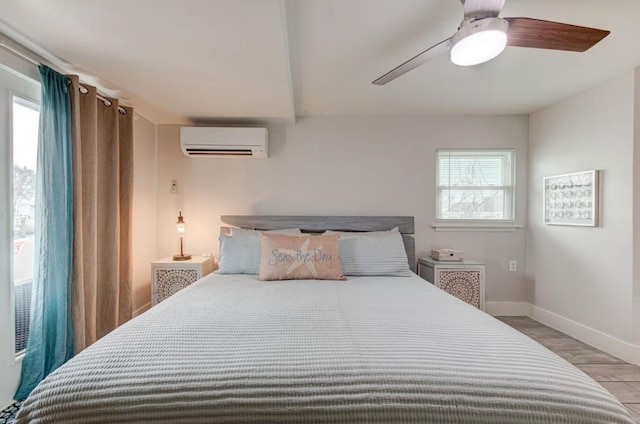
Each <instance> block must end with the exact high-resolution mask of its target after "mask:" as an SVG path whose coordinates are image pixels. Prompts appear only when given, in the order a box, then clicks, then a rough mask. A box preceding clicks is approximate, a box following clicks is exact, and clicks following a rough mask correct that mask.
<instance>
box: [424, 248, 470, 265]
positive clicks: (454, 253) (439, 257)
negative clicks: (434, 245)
mask: <svg viewBox="0 0 640 424" xmlns="http://www.w3.org/2000/svg"><path fill="white" fill-rule="evenodd" d="M431 259H435V260H436V261H441V262H444V261H451V262H456V261H462V260H464V252H461V251H459V250H453V249H434V250H432V251H431Z"/></svg>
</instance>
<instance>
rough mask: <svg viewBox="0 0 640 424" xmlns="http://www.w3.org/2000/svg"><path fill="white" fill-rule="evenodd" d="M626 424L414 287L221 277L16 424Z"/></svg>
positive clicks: (547, 364) (583, 378)
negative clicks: (294, 423)
mask: <svg viewBox="0 0 640 424" xmlns="http://www.w3.org/2000/svg"><path fill="white" fill-rule="evenodd" d="M148 422H154V423H258V422H260V423H293V422H296V423H491V424H497V423H509V424H518V423H580V424H589V423H593V424H595V423H625V424H631V423H632V420H631V418H630V417H629V415H628V413H627V412H626V410H625V409H624V407H623V406H622V405H621V404H620V403H619V402H618V401H617V400H616V399H615V398H614V397H613V396H612V395H611V394H609V392H607V391H606V390H605V389H604V388H603V387H601V386H600V385H599V384H598V383H596V382H595V381H593V380H592V379H591V378H590V377H588V376H587V375H586V374H584V373H583V372H582V371H580V370H578V369H577V368H575V367H574V366H572V365H570V364H569V363H568V362H566V361H565V360H563V359H561V358H560V357H558V356H556V355H555V354H553V353H552V352H550V351H549V350H547V349H546V348H545V347H543V346H541V345H539V344H538V343H536V342H535V341H533V340H531V339H530V338H528V337H526V336H524V335H523V334H521V333H519V332H517V331H516V330H514V329H512V328H510V327H508V326H507V325H505V324H503V323H501V322H499V321H498V320H496V319H494V318H492V317H490V316H489V315H487V314H485V313H484V312H481V311H479V310H477V309H475V308H473V307H472V306H470V305H467V304H465V303H464V302H461V301H459V300H458V299H456V298H454V297H452V296H450V295H448V294H446V293H444V292H443V291H441V290H439V289H438V288H436V287H434V286H433V285H431V284H428V283H426V282H425V281H424V280H422V279H420V278H419V277H417V276H416V275H412V276H411V277H351V278H349V279H348V280H347V281H308V280H299V281H273V282H260V281H257V279H256V277H255V276H248V275H216V274H211V275H209V276H207V277H205V278H203V279H202V280H200V281H198V282H196V283H194V284H193V285H191V286H190V287H188V288H186V289H184V290H182V291H181V292H179V293H177V294H176V295H174V296H172V297H171V298H169V299H167V300H165V301H164V302H162V303H160V304H159V305H157V306H155V307H153V308H152V309H151V310H149V311H147V312H146V313H144V314H142V315H141V316H139V317H137V318H135V319H133V320H132V321H130V322H128V323H127V324H125V325H123V326H121V327H120V328H118V329H117V330H115V331H113V332H112V333H111V334H109V335H107V336H106V337H104V338H103V339H101V340H99V341H98V342H97V343H95V344H94V345H92V346H91V347H89V348H88V349H86V350H85V351H83V352H82V353H80V354H79V355H78V356H76V357H75V358H73V359H72V360H71V361H69V362H68V363H67V364H65V365H64V366H62V367H60V368H59V369H58V370H56V371H55V372H53V373H52V374H51V375H50V376H49V377H47V378H46V379H45V380H44V381H43V382H42V383H41V384H40V385H39V386H38V387H37V388H36V389H35V390H34V392H33V393H32V394H31V395H30V396H29V398H28V399H27V400H26V401H25V403H24V404H23V406H22V409H21V411H20V412H19V414H18V417H17V420H16V423H17V424H27V423H30V424H38V423H75V424H83V423H87V424H89V423H91V424H97V423H148Z"/></svg>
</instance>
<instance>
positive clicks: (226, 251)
mask: <svg viewBox="0 0 640 424" xmlns="http://www.w3.org/2000/svg"><path fill="white" fill-rule="evenodd" d="M219 240H220V261H219V263H218V271H216V272H217V273H218V274H254V275H257V274H258V270H259V268H260V236H235V237H231V236H227V235H222V236H220V238H219Z"/></svg>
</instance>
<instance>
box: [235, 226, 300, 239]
mask: <svg viewBox="0 0 640 424" xmlns="http://www.w3.org/2000/svg"><path fill="white" fill-rule="evenodd" d="M261 232H264V233H277V234H287V235H296V234H302V231H300V229H299V228H288V229H286V230H269V231H260V230H249V229H247V228H234V227H231V236H232V237H233V236H256V237H258V238H260V233H261Z"/></svg>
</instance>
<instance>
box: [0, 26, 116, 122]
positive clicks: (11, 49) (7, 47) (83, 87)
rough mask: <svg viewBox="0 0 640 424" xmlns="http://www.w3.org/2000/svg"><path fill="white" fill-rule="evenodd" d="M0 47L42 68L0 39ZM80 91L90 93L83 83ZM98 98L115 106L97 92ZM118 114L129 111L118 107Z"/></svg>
mask: <svg viewBox="0 0 640 424" xmlns="http://www.w3.org/2000/svg"><path fill="white" fill-rule="evenodd" d="M0 47H4V48H5V49H6V50H9V51H10V52H11V53H13V54H15V55H17V56H19V57H21V58H23V59H24V60H26V61H27V62H30V63H33V64H34V65H36V66H40V62H38V61H37V60H36V59H34V58H32V57H30V56H29V55H27V54H25V53H23V52H21V51H20V50H18V49H16V48H14V47H11V46H10V45H8V44H7V43H6V41H4V40H3V39H0ZM79 90H80V93H82V94H87V93H88V92H89V90H88V89H87V87H85V86H84V85H82V83H80V87H79ZM96 97H97V98H98V99H100V100H102V103H104V105H105V106H111V105H112V104H113V102H111V100H109V99H108V98H106V97H104V96H103V95H101V94H100V93H98V92H97V91H96ZM118 112H120V113H122V114H123V115H126V114H127V110H126V109H125V108H123V107H121V106H118Z"/></svg>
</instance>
